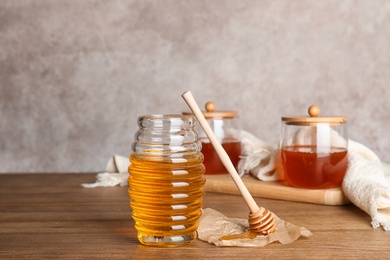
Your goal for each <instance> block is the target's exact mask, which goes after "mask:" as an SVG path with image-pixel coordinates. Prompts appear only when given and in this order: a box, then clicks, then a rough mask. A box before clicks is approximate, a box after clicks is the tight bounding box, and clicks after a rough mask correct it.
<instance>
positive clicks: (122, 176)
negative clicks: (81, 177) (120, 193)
mask: <svg viewBox="0 0 390 260" xmlns="http://www.w3.org/2000/svg"><path fill="white" fill-rule="evenodd" d="M129 165H130V161H129V158H128V157H124V156H121V155H114V156H112V157H111V158H110V159H109V160H108V162H107V165H106V171H105V172H101V173H98V174H97V176H96V182H94V183H84V184H81V186H83V187H84V188H95V187H113V186H117V185H120V186H126V185H127V179H128V178H129V173H128V171H127V169H128V167H129Z"/></svg>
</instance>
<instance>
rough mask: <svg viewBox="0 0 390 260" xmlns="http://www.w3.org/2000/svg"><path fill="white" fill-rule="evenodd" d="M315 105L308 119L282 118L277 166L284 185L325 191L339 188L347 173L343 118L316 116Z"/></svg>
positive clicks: (310, 110)
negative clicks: (280, 171)
mask: <svg viewBox="0 0 390 260" xmlns="http://www.w3.org/2000/svg"><path fill="white" fill-rule="evenodd" d="M319 113H320V109H319V108H318V107H317V106H311V107H310V108H309V115H310V116H309V117H282V130H281V137H280V164H281V170H282V173H283V175H284V179H285V182H286V184H287V185H290V186H293V187H298V188H308V189H327V188H335V187H340V186H341V183H342V181H343V178H344V175H345V172H346V170H347V166H348V162H347V151H348V137H347V126H346V121H347V120H346V118H345V117H342V116H337V117H322V116H319Z"/></svg>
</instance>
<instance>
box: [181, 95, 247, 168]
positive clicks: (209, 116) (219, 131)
mask: <svg viewBox="0 0 390 260" xmlns="http://www.w3.org/2000/svg"><path fill="white" fill-rule="evenodd" d="M205 109H206V111H204V112H203V115H204V117H205V118H206V121H207V123H208V124H209V125H210V127H211V129H212V130H213V132H214V134H215V136H216V137H217V139H218V141H219V142H220V144H221V145H222V147H223V148H224V150H225V151H226V153H227V154H228V156H229V158H230V160H231V161H232V163H233V165H234V167H236V169H237V166H238V162H239V161H240V155H241V141H240V139H239V131H240V127H239V122H238V113H237V112H236V111H215V104H214V103H213V102H207V103H206V105H205ZM183 114H185V115H191V114H192V113H191V112H185V113H183ZM196 131H197V132H198V134H199V140H200V141H201V143H202V154H203V155H204V161H203V164H204V166H205V167H206V171H205V174H228V171H227V169H226V168H225V166H224V165H223V163H222V161H221V159H219V156H218V154H217V152H216V151H215V149H214V146H213V145H212V144H211V142H210V141H209V139H208V137H207V136H206V134H205V133H204V131H203V129H202V128H201V126H200V125H197V126H196Z"/></svg>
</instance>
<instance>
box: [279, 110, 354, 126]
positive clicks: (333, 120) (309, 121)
mask: <svg viewBox="0 0 390 260" xmlns="http://www.w3.org/2000/svg"><path fill="white" fill-rule="evenodd" d="M308 113H309V116H310V117H305V116H298V117H282V121H283V122H286V124H289V125H315V124H319V123H328V124H330V125H341V124H343V123H345V122H347V118H346V117H344V116H327V117H322V116H319V115H320V108H319V107H318V106H317V105H312V106H310V107H309V109H308Z"/></svg>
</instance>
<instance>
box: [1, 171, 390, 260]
mask: <svg viewBox="0 0 390 260" xmlns="http://www.w3.org/2000/svg"><path fill="white" fill-rule="evenodd" d="M94 181H95V174H0V259H10V258H15V259H47V258H55V259H87V258H88V259H117V258H118V259H260V258H261V259H271V258H272V259H386V258H387V259H389V257H390V232H385V231H383V230H382V229H381V228H378V229H373V228H372V227H371V225H370V217H369V216H368V215H367V214H366V213H364V212H362V211H361V210H360V209H358V208H357V207H355V206H353V205H348V206H321V205H315V204H307V203H296V202H287V201H280V200H269V199H256V200H257V202H258V204H260V205H262V206H264V207H266V208H269V209H270V210H272V211H273V212H275V213H276V214H277V215H278V216H279V217H281V218H282V219H285V220H286V221H288V222H291V223H294V224H296V225H299V226H304V227H306V228H308V229H309V230H311V231H312V232H313V236H311V237H309V238H300V239H298V240H297V241H295V242H294V243H292V244H288V245H281V244H277V243H275V244H271V245H268V246H266V247H264V248H238V247H216V246H214V245H212V244H208V243H207V242H203V241H200V240H196V241H195V242H194V243H193V244H191V245H189V246H185V247H178V248H155V247H147V246H143V245H140V244H139V243H138V241H137V238H136V231H135V229H134V222H133V221H132V219H131V210H130V208H129V198H128V195H127V187H108V188H93V189H87V188H83V187H81V186H80V184H82V183H89V182H94ZM204 201H205V205H204V207H205V208H213V209H215V210H218V211H220V212H222V213H223V214H225V215H227V216H229V217H238V218H247V214H248V209H247V206H246V205H245V203H244V201H243V199H242V198H241V197H240V196H236V195H225V194H218V193H207V194H206V195H205V197H204Z"/></svg>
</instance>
